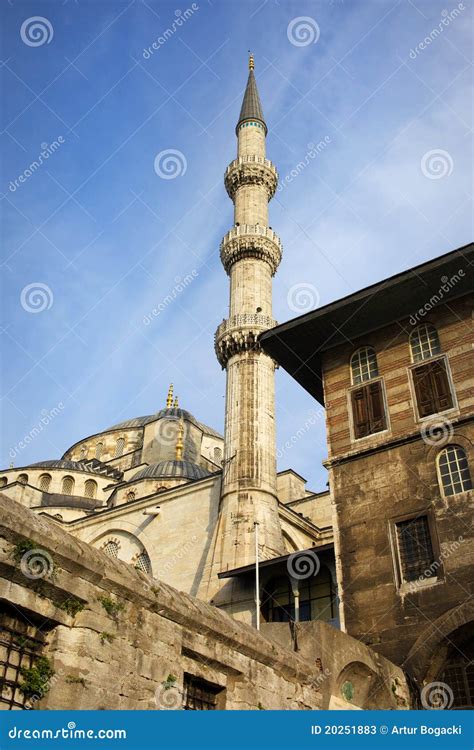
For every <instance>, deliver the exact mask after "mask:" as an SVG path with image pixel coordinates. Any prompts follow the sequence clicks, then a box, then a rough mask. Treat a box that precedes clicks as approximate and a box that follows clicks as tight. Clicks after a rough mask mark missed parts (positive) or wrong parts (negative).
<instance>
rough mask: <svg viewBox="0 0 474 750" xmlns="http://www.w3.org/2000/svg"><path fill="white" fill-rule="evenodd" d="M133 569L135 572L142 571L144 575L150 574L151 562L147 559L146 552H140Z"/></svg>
mask: <svg viewBox="0 0 474 750" xmlns="http://www.w3.org/2000/svg"><path fill="white" fill-rule="evenodd" d="M135 567H136V568H137V570H142V571H143V572H144V573H148V574H149V573H151V561H150V558H149V557H148V552H145V550H143V552H140V554H139V555H138V557H137V559H136V560H135Z"/></svg>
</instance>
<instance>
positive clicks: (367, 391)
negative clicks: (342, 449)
mask: <svg viewBox="0 0 474 750" xmlns="http://www.w3.org/2000/svg"><path fill="white" fill-rule="evenodd" d="M351 404H352V417H353V422H354V435H355V437H356V438H362V437H366V436H367V435H372V433H374V432H380V431H381V430H385V429H386V427H387V420H386V418H385V406H384V398H383V392H382V381H381V380H377V381H376V382H375V383H367V385H364V386H362V387H361V388H356V389H355V390H353V391H351Z"/></svg>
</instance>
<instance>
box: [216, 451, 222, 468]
mask: <svg viewBox="0 0 474 750" xmlns="http://www.w3.org/2000/svg"><path fill="white" fill-rule="evenodd" d="M214 462H215V463H216V464H219V465H220V464H221V463H222V451H221V449H220V448H214Z"/></svg>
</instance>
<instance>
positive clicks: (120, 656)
mask: <svg viewBox="0 0 474 750" xmlns="http://www.w3.org/2000/svg"><path fill="white" fill-rule="evenodd" d="M32 555H33V556H34V557H35V558H36V560H39V561H40V568H38V567H35V565H34V563H33V561H32V559H31V556H32ZM28 560H29V563H28ZM5 626H8V627H10V628H12V629H13V630H15V629H17V630H18V632H19V633H22V635H21V636H19V637H18V638H17V639H16V640H15V643H16V644H17V645H16V646H15V648H18V650H20V649H21V647H22V645H21V644H22V643H23V644H24V642H25V641H27V640H29V639H30V638H33V637H34V638H38V639H39V640H41V641H44V643H43V645H42V647H41V650H40V651H38V653H37V656H39V655H43V656H45V657H46V658H47V660H48V663H49V665H50V666H51V667H52V669H53V670H54V674H53V675H50V676H49V678H48V680H47V683H45V684H46V687H47V690H46V691H45V692H44V695H39V696H38V694H34V695H32V696H31V695H30V696H28V699H27V706H28V707H29V708H40V709H68V710H70V709H71V708H75V709H159V710H162V709H176V708H181V706H182V702H183V692H184V691H183V686H184V684H186V683H187V682H188V680H189V679H194V680H201V681H202V682H201V684H207V685H208V686H211V687H212V688H213V689H214V690H216V691H219V692H218V693H217V708H222V709H224V708H225V709H248V710H258V709H289V710H297V709H300V710H301V709H302V710H309V709H313V710H314V709H320V708H327V707H328V706H329V704H330V703H331V700H333V703H334V696H335V694H336V693H337V691H338V690H339V693H338V695H339V694H340V691H341V689H342V688H341V684H342V683H341V680H342V678H344V680H343V682H344V684H345V683H346V682H348V683H351V685H352V688H351V689H352V690H353V691H356V692H355V693H354V695H355V696H356V697H355V698H354V701H352V703H353V704H354V705H357V700H358V701H359V702H363V701H365V703H366V704H367V705H366V706H365V705H364V707H372V704H370V698H368V697H367V696H368V694H367V690H366V688H367V684H368V683H367V679H369V678H370V679H372V680H375V682H374V683H371V684H373V685H375V684H376V685H381V686H385V688H387V686H388V688H387V689H386V690H385V689H384V690H381V691H379V692H378V693H377V695H378V698H377V700H378V705H377V706H375V705H374V706H373V707H384V708H401V707H407V705H408V702H409V696H408V690H407V686H406V683H405V680H404V677H403V673H402V671H401V670H400V669H398V668H397V667H395V666H394V665H393V664H390V663H389V662H388V661H387V660H386V659H383V658H382V657H380V656H378V655H377V654H375V653H374V652H372V651H371V650H370V649H369V648H368V647H366V646H364V645H363V644H359V643H357V642H356V641H354V639H352V638H349V637H348V636H347V635H346V634H344V633H341V632H340V631H338V630H335V629H333V628H331V627H329V626H328V625H326V624H325V623H301V625H300V626H298V639H297V641H298V646H297V648H298V652H295V650H294V649H295V643H294V641H293V639H292V636H291V633H290V631H289V629H288V626H287V625H282V626H281V627H280V626H279V625H276V626H275V625H267V626H264V627H265V628H267V629H266V630H265V631H264V632H263V633H258V632H257V631H256V630H255V629H254V628H252V627H249V626H247V625H245V624H243V623H241V622H237V621H236V620H234V619H232V618H231V617H229V616H228V615H226V614H225V613H223V612H221V611H220V610H218V609H216V608H215V607H213V606H211V605H209V604H205V603H203V602H201V601H199V600H197V599H195V598H193V597H191V596H188V595H187V594H184V593H182V592H178V591H176V589H173V588H171V587H170V586H168V585H166V584H164V583H163V582H161V581H158V580H156V579H153V578H151V577H148V576H146V575H145V574H143V573H141V572H139V571H136V570H134V569H133V568H131V567H130V566H129V565H127V564H125V563H123V562H121V561H118V560H114V559H111V558H110V557H108V556H107V555H104V554H103V553H101V552H100V551H98V550H96V549H93V548H91V547H90V546H89V545H88V544H86V543H85V542H83V541H80V540H78V539H76V538H74V537H72V536H70V535H69V534H68V533H67V532H65V531H64V530H63V529H62V527H60V526H58V525H56V524H54V523H53V522H51V521H49V520H47V519H46V518H44V517H39V516H36V515H34V514H33V513H31V512H30V511H28V510H26V509H25V508H23V507H22V506H20V505H19V504H17V503H15V502H14V501H12V500H10V499H9V498H6V497H5V496H3V495H0V629H1V628H2V627H5ZM267 635H268V636H269V638H267V637H266V636H267ZM18 644H20V646H18ZM36 663H37V662H36V661H34V662H33V665H35V664H36ZM361 670H362V673H361ZM364 670H365V671H364ZM13 671H14V670H13ZM361 674H362V676H361ZM341 675H342V677H341ZM20 682H23V683H24V678H23V677H21V678H20ZM339 683H341V684H339ZM347 689H348V688H347V686H346V687H345V688H344V690H346V693H345V694H347ZM16 695H17V700H21V693H20V692H19V691H18V689H16ZM397 696H399V697H397ZM6 707H8V705H7V704H6V703H4V702H1V701H0V709H2V708H6ZM331 707H340V706H338V705H333V706H331ZM346 707H348V708H350V707H351V705H350V701H349V703H348V704H347V706H346ZM352 707H354V706H352Z"/></svg>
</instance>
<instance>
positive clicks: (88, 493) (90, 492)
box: [84, 479, 97, 497]
mask: <svg viewBox="0 0 474 750" xmlns="http://www.w3.org/2000/svg"><path fill="white" fill-rule="evenodd" d="M84 496H85V497H96V496H97V482H94V480H93V479H88V480H87V481H86V483H85V484H84Z"/></svg>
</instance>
